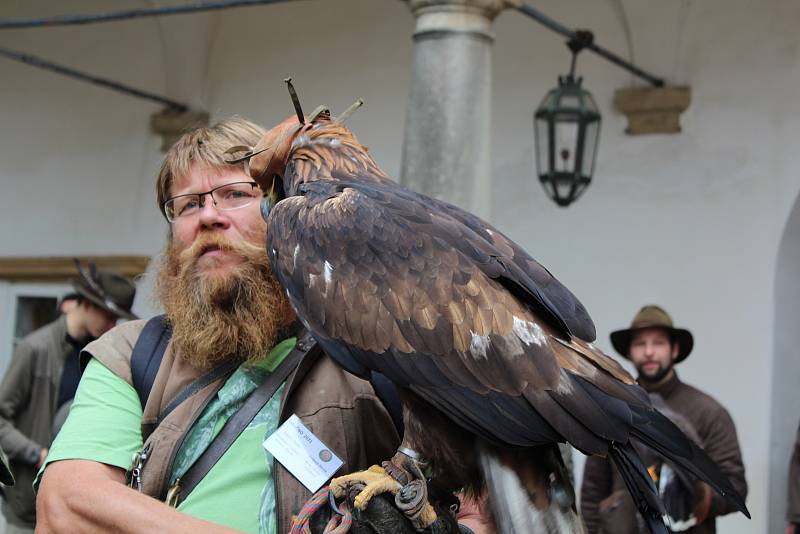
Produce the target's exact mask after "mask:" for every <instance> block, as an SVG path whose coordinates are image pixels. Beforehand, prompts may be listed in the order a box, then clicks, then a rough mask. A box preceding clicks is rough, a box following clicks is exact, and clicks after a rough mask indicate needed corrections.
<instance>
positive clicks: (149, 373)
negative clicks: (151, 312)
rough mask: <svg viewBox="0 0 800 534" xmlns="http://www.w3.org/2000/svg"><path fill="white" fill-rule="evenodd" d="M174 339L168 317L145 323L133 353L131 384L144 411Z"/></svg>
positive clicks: (158, 316)
mask: <svg viewBox="0 0 800 534" xmlns="http://www.w3.org/2000/svg"><path fill="white" fill-rule="evenodd" d="M171 337H172V326H171V325H170V324H169V322H168V321H167V318H166V316H164V315H156V316H155V317H152V318H151V319H149V320H148V321H147V323H145V325H144V328H143V329H142V333H141V334H139V339H137V340H136V344H135V345H134V346H133V352H132V353H131V382H133V388H134V389H135V390H136V392H137V393H138V394H139V402H141V403H142V409H144V405H145V404H147V398H148V397H149V396H150V390H151V389H153V382H154V381H155V379H156V374H157V373H158V368H159V367H160V366H161V359H162V358H163V357H164V352H166V350H167V345H168V344H169V340H170V338H171Z"/></svg>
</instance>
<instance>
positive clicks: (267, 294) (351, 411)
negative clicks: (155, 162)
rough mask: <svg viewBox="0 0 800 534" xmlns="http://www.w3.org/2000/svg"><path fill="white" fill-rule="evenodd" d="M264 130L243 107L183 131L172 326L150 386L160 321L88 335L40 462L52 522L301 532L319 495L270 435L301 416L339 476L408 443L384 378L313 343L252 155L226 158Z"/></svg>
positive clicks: (178, 150) (173, 157) (175, 185)
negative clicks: (260, 397) (147, 336)
mask: <svg viewBox="0 0 800 534" xmlns="http://www.w3.org/2000/svg"><path fill="white" fill-rule="evenodd" d="M263 134H264V131H263V130H262V129H261V128H259V127H258V126H256V125H254V124H252V123H250V122H248V121H245V120H242V119H231V120H227V121H223V122H221V123H219V124H217V125H215V126H213V127H209V128H200V129H198V130H196V131H193V132H190V133H188V134H186V135H184V136H183V137H182V138H181V139H180V140H179V141H178V142H177V143H176V144H175V145H174V146H173V147H172V148H171V149H170V150H169V152H168V153H167V154H166V156H165V160H164V163H163V165H162V168H161V172H160V173H159V176H158V181H157V186H156V189H157V193H158V203H159V207H160V208H161V209H162V212H163V213H164V215H165V217H166V219H167V222H168V224H169V230H168V232H169V234H168V244H167V247H166V251H165V254H164V260H163V264H162V266H161V270H160V272H159V274H158V282H157V290H158V291H157V293H158V296H159V298H160V300H161V303H162V304H163V306H164V309H165V312H166V314H165V317H166V324H167V326H168V328H169V329H171V338H170V340H169V344H168V345H167V346H166V349H165V350H164V352H163V353H162V354H163V356H162V359H161V361H160V367H158V372H157V374H156V375H155V378H154V379H153V380H152V382H151V383H152V385H151V389H150V391H149V394H147V395H146V396H144V397H143V398H140V396H141V391H139V390H138V389H137V388H136V387H134V385H133V383H134V379H133V377H132V364H131V359H132V358H131V355H132V353H133V352H135V350H134V349H135V347H136V346H137V340H138V339H139V337H140V335H141V334H142V332H143V329H144V328H145V321H131V322H129V323H125V324H123V325H121V326H119V327H117V328H115V329H114V330H112V331H110V332H109V333H108V334H106V335H105V336H103V337H102V338H100V339H98V340H97V341H96V342H94V343H92V344H90V345H89V346H87V347H86V349H85V352H84V354H86V355H88V356H90V357H91V361H90V362H89V363H88V366H87V368H86V371H85V373H84V375H83V378H82V380H81V383H80V387H79V389H78V392H77V394H76V396H75V401H74V403H73V406H72V411H71V413H70V415H69V417H68V418H67V421H66V422H65V424H64V426H63V427H62V429H61V432H60V433H59V435H58V438H57V439H56V441H55V442H54V443H53V445H52V447H51V449H50V453H49V455H48V456H47V460H46V464H45V466H44V467H43V468H42V471H40V475H39V477H40V481H41V483H40V488H39V496H38V509H39V514H40V518H39V520H40V523H39V527H40V528H42V530H43V531H46V532H69V533H71V532H85V531H89V532H96V531H113V532H182V533H183V532H193V533H194V534H198V533H201V532H224V531H228V530H231V531H232V530H236V531H245V532H262V533H270V534H271V533H274V532H287V531H288V530H289V525H290V521H291V514H292V513H296V512H297V511H298V510H299V509H300V507H301V506H302V504H303V503H304V502H305V501H306V499H307V498H308V497H309V496H310V492H309V491H308V490H307V489H306V488H305V487H304V486H303V485H301V483H300V482H299V481H298V480H297V479H295V478H294V477H293V476H292V475H291V474H290V473H289V472H288V471H287V470H286V469H284V467H283V466H282V465H281V464H279V463H277V462H275V460H274V459H273V457H272V455H271V454H270V452H268V451H267V450H266V448H265V447H264V446H262V443H263V442H264V440H265V438H267V437H268V436H270V435H271V434H272V433H273V432H274V431H275V430H276V429H277V428H278V426H279V424H280V423H283V422H284V421H285V420H286V419H288V418H289V417H290V416H291V415H292V414H295V415H297V416H298V417H299V418H300V420H301V421H302V423H304V424H305V426H306V427H307V428H308V429H310V431H311V432H313V434H314V435H315V436H316V437H317V438H319V439H320V440H321V441H322V442H323V443H324V444H325V445H326V446H327V447H328V448H329V449H331V450H332V451H333V453H334V454H336V455H337V456H339V457H340V458H341V459H342V460H343V462H344V465H343V466H342V468H341V469H340V470H339V473H340V474H341V473H347V472H351V471H356V470H360V469H364V468H367V467H369V466H370V465H372V464H375V463H378V462H379V461H380V460H382V459H384V458H388V457H391V455H392V454H393V453H394V452H395V450H396V447H397V445H398V443H399V438H398V433H397V430H396V428H395V424H394V423H393V420H392V418H391V417H390V415H389V413H388V412H387V409H386V407H385V405H384V404H383V403H382V402H381V400H380V399H379V398H378V396H377V395H376V393H375V391H374V389H373V387H372V386H371V384H370V383H369V382H366V381H363V380H360V379H358V378H356V377H354V376H352V375H350V374H348V373H346V372H344V371H343V370H341V369H340V368H339V367H338V366H337V365H335V364H334V363H333V362H332V361H331V360H330V359H329V358H328V357H327V356H326V355H325V354H323V353H321V352H320V351H318V350H308V349H307V347H304V346H302V345H303V343H302V340H301V342H298V339H297V337H298V328H297V327H296V324H295V316H294V314H293V312H292V310H291V308H290V306H289V305H288V302H287V299H286V297H285V295H284V293H283V291H282V289H281V288H280V286H279V285H278V283H277V281H276V280H275V278H274V276H273V274H272V272H271V269H270V266H269V262H268V260H267V257H266V254H265V251H264V245H263V243H264V236H265V232H266V225H265V223H264V221H263V219H262V217H261V214H260V212H259V200H260V198H261V196H262V193H261V192H260V191H259V190H258V185H257V184H256V183H255V182H253V180H252V179H251V178H250V177H249V176H248V175H247V174H246V173H245V172H244V168H243V166H242V164H237V165H231V164H228V163H226V161H225V158H230V157H231V156H226V155H225V151H226V150H227V149H229V148H230V147H233V146H254V145H255V144H256V143H257V141H258V139H259V138H260V137H261V136H262V135H263ZM148 324H151V323H148ZM165 331H167V330H165ZM294 359H296V360H297V362H298V363H293V364H292V365H291V366H290V368H289V369H288V370H286V366H287V365H288V362H292V361H294ZM281 370H284V371H281ZM280 372H284V373H286V376H287V377H286V378H285V379H284V380H275V379H273V381H275V382H276V384H275V386H274V388H273V389H272V390H271V391H272V393H271V394H264V396H265V397H266V399H264V403H263V404H261V405H260V406H261V408H260V410H259V411H255V412H253V413H254V414H255V415H254V416H253V418H252V420H250V419H248V421H249V423H245V424H246V426H244V425H242V430H241V432H240V433H239V434H238V437H235V440H233V441H232V442H231V443H228V448H227V449H226V450H225V449H223V450H224V451H225V452H224V453H223V452H220V454H221V456H220V457H219V458H218V459H217V460H216V462H215V463H213V464H212V466H211V467H210V470H208V471H207V472H206V473H205V476H202V477H201V478H200V480H199V482H198V483H197V484H196V485H195V486H194V489H193V490H191V492H190V493H188V495H187V494H186V485H185V480H186V478H187V477H188V476H189V475H188V473H189V472H190V471H192V469H193V466H194V465H195V464H196V463H197V462H199V461H200V460H199V459H198V458H203V457H204V454H205V453H204V452H203V451H206V452H208V449H211V448H212V447H211V446H210V445H209V444H213V443H217V441H216V440H215V437H216V436H222V435H224V434H225V433H226V429H227V428H228V425H227V424H226V423H227V422H229V421H233V420H234V419H235V418H236V416H237V414H238V413H239V412H240V411H243V410H244V409H245V408H244V407H246V406H247V405H248V403H247V401H248V400H249V399H251V398H252V397H253V395H255V394H256V393H258V392H263V391H267V390H269V388H266V387H265V385H266V384H268V383H269V382H270V377H271V376H273V375H274V376H279V375H280ZM275 388H276V389H275ZM176 399H177V400H176ZM179 401H182V402H179ZM243 406H244V407H243ZM232 424H233V423H232ZM232 439H233V438H232ZM295 452H297V451H295ZM132 457H135V462H134V465H132V462H131V458H132ZM321 458H322V456H321ZM126 472H127V475H128V476H127V477H126ZM37 483H38V481H37ZM168 497H169V501H170V504H171V505H168V504H165V502H164V500H165V499H167V498H168ZM175 505H177V507H174V506H175Z"/></svg>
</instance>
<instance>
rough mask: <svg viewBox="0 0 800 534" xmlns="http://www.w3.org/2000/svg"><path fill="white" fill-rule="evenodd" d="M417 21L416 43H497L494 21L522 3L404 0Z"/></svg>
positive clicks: (497, 0) (492, 0) (512, 1)
mask: <svg viewBox="0 0 800 534" xmlns="http://www.w3.org/2000/svg"><path fill="white" fill-rule="evenodd" d="M402 1H403V2H405V3H406V4H407V5H408V8H409V9H410V10H411V13H413V14H414V17H415V18H416V19H417V27H416V30H415V31H414V38H415V39H422V38H425V37H427V36H431V35H441V34H445V33H449V34H466V35H473V36H477V37H479V38H482V39H484V40H488V41H490V42H491V41H493V40H494V36H493V35H492V21H493V20H494V18H495V17H496V16H497V15H498V14H499V13H500V12H501V11H502V10H503V9H505V8H507V7H512V6H513V5H514V3H515V2H519V1H520V0H402Z"/></svg>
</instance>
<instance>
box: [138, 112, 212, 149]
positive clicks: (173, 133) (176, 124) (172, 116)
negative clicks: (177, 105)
mask: <svg viewBox="0 0 800 534" xmlns="http://www.w3.org/2000/svg"><path fill="white" fill-rule="evenodd" d="M207 125H208V113H207V112H205V111H191V110H190V111H175V110H171V109H164V110H161V111H159V112H157V113H153V114H152V115H150V128H151V129H152V130H153V133H156V134H158V135H160V136H161V151H162V152H166V151H167V150H169V149H170V147H171V146H172V145H173V144H175V141H177V140H178V138H179V137H180V136H181V135H183V134H184V133H186V132H187V131H189V130H191V129H193V128H197V127H199V126H207Z"/></svg>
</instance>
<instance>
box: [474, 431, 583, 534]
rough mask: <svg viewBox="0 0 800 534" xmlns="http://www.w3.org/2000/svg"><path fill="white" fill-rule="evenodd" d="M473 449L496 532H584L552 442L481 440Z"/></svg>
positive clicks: (567, 533)
mask: <svg viewBox="0 0 800 534" xmlns="http://www.w3.org/2000/svg"><path fill="white" fill-rule="evenodd" d="M477 454H478V456H479V460H480V462H479V464H480V467H481V472H482V474H483V477H484V479H485V481H486V486H487V490H488V494H489V503H490V506H491V509H492V517H493V518H494V521H495V524H496V526H497V532H498V533H500V534H512V533H518V532H526V533H530V534H585V532H586V531H585V528H584V526H583V521H581V519H580V517H579V516H578V514H577V513H576V511H575V506H574V504H575V497H574V492H573V491H572V485H571V484H570V483H569V481H568V479H567V478H566V477H565V476H564V466H563V463H562V462H560V461H555V458H554V456H553V454H555V455H559V452H558V449H557V446H556V445H552V446H546V447H536V448H535V449H526V450H514V451H512V450H509V449H505V450H502V449H497V448H494V447H493V446H491V445H489V444H487V443H485V442H484V443H482V444H481V446H480V447H478V453H477ZM558 458H559V459H560V456H558Z"/></svg>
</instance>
